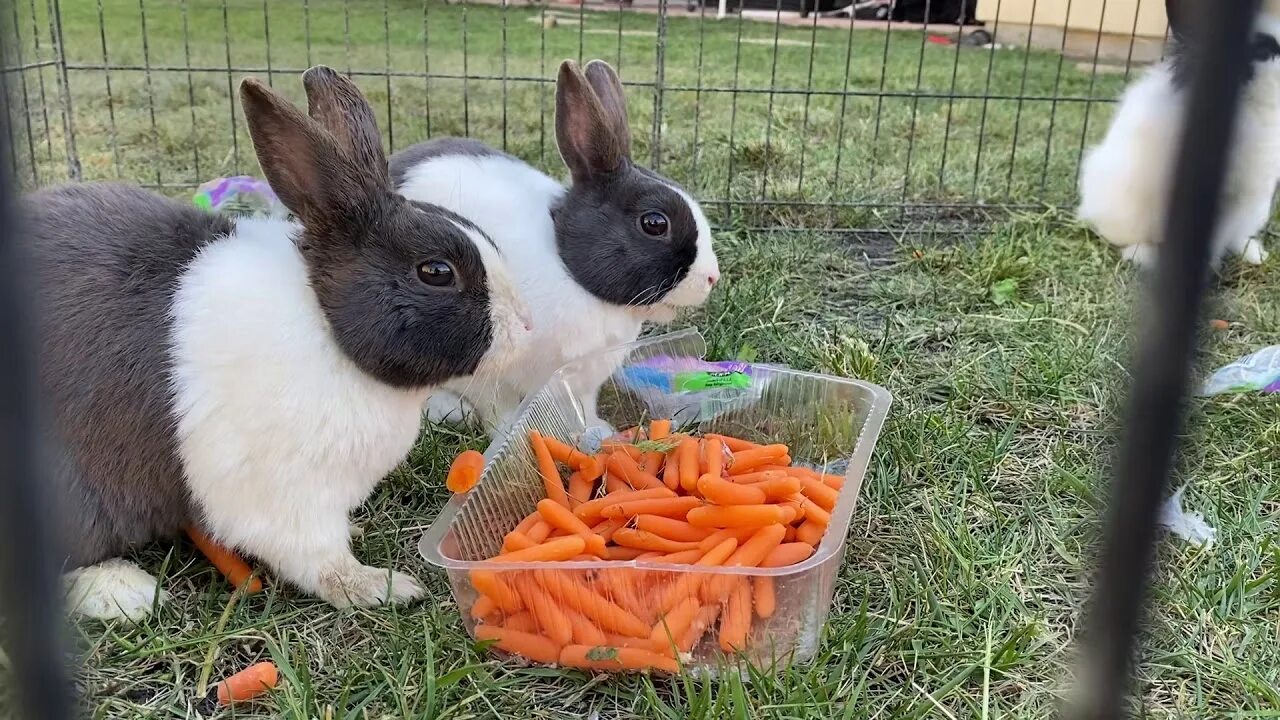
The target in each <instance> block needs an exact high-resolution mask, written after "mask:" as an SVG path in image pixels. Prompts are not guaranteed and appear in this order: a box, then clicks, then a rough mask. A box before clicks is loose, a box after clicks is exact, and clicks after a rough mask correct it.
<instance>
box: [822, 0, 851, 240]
mask: <svg viewBox="0 0 1280 720" xmlns="http://www.w3.org/2000/svg"><path fill="white" fill-rule="evenodd" d="M854 24H855V23H854V20H853V13H852V12H850V13H849V33H848V36H847V37H846V38H845V46H844V88H843V91H842V92H841V93H840V118H839V119H838V120H837V121H836V162H835V169H834V170H833V171H832V173H831V176H832V177H831V199H832V200H833V201H834V200H836V198H837V196H836V193H838V192H840V162H841V160H843V159H844V118H845V113H846V112H847V111H848V109H849V71H850V70H852V69H853V26H854ZM835 222H836V211H835V204H834V202H833V203H832V205H831V208H830V211H829V212H828V213H827V224H828V225H835Z"/></svg>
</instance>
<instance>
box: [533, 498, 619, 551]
mask: <svg viewBox="0 0 1280 720" xmlns="http://www.w3.org/2000/svg"><path fill="white" fill-rule="evenodd" d="M538 512H539V513H541V514H542V519H543V520H546V521H547V522H548V523H549V524H551V525H553V526H555V527H558V528H560V529H561V530H564V531H566V532H570V533H573V534H574V535H576V536H578V537H580V538H582V540H583V542H585V543H586V547H587V552H589V553H591V554H592V555H595V556H596V557H604V548H605V541H604V538H602V537H600V536H599V535H596V534H595V533H593V532H591V528H590V527H587V524H586V523H584V522H582V520H581V519H579V518H578V516H577V515H574V514H573V513H571V512H569V508H566V507H565V506H563V505H561V504H559V503H557V502H556V501H554V500H552V499H550V498H546V499H543V500H539V501H538Z"/></svg>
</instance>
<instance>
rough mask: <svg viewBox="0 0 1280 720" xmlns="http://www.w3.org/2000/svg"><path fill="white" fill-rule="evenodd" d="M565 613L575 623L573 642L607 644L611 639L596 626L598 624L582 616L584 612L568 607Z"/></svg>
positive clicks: (579, 643)
mask: <svg viewBox="0 0 1280 720" xmlns="http://www.w3.org/2000/svg"><path fill="white" fill-rule="evenodd" d="M564 614H565V615H567V616H568V617H569V621H570V622H571V623H572V624H573V642H574V643H575V644H578V645H607V644H608V642H609V640H608V638H606V637H605V634H604V633H603V632H602V631H601V630H600V628H598V627H596V624H595V623H593V622H591V621H590V620H588V619H587V618H585V617H583V616H582V613H580V612H578V611H576V610H569V609H566V610H565V611H564Z"/></svg>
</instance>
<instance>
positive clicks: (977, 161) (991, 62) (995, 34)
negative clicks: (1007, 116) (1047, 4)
mask: <svg viewBox="0 0 1280 720" xmlns="http://www.w3.org/2000/svg"><path fill="white" fill-rule="evenodd" d="M1002 5H1003V0H996V19H995V22H994V24H993V26H992V28H991V39H992V41H993V43H995V42H999V41H1000V9H1001V7H1002ZM1028 32H1029V31H1028ZM1064 37H1065V36H1064ZM1030 49H1031V36H1030V35H1028V36H1027V50H1028V51H1030ZM996 55H997V52H996V49H995V48H994V47H993V48H992V49H991V52H990V53H989V54H988V55H987V79H986V81H985V85H984V86H983V90H982V113H981V115H980V117H979V120H978V147H977V148H976V150H975V152H974V156H973V187H972V188H970V190H969V197H970V198H972V199H974V200H977V199H978V178H979V176H980V175H981V174H982V148H983V144H984V143H985V141H986V138H987V109H988V108H989V105H990V100H989V98H990V97H991V75H992V70H994V69H995V64H996Z"/></svg>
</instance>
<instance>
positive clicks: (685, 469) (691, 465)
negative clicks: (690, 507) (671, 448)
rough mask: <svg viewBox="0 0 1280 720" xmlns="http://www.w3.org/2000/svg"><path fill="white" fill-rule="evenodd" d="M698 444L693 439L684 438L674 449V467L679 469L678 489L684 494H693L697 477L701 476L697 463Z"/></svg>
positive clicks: (696, 484)
mask: <svg viewBox="0 0 1280 720" xmlns="http://www.w3.org/2000/svg"><path fill="white" fill-rule="evenodd" d="M698 448H699V443H698V441H697V440H695V439H694V438H685V439H684V440H681V441H680V445H679V446H677V447H676V465H678V466H679V468H680V487H682V488H684V490H685V492H693V490H694V488H696V487H697V486H698V475H700V474H701V472H700V470H701V467H700V464H699V462H698Z"/></svg>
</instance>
